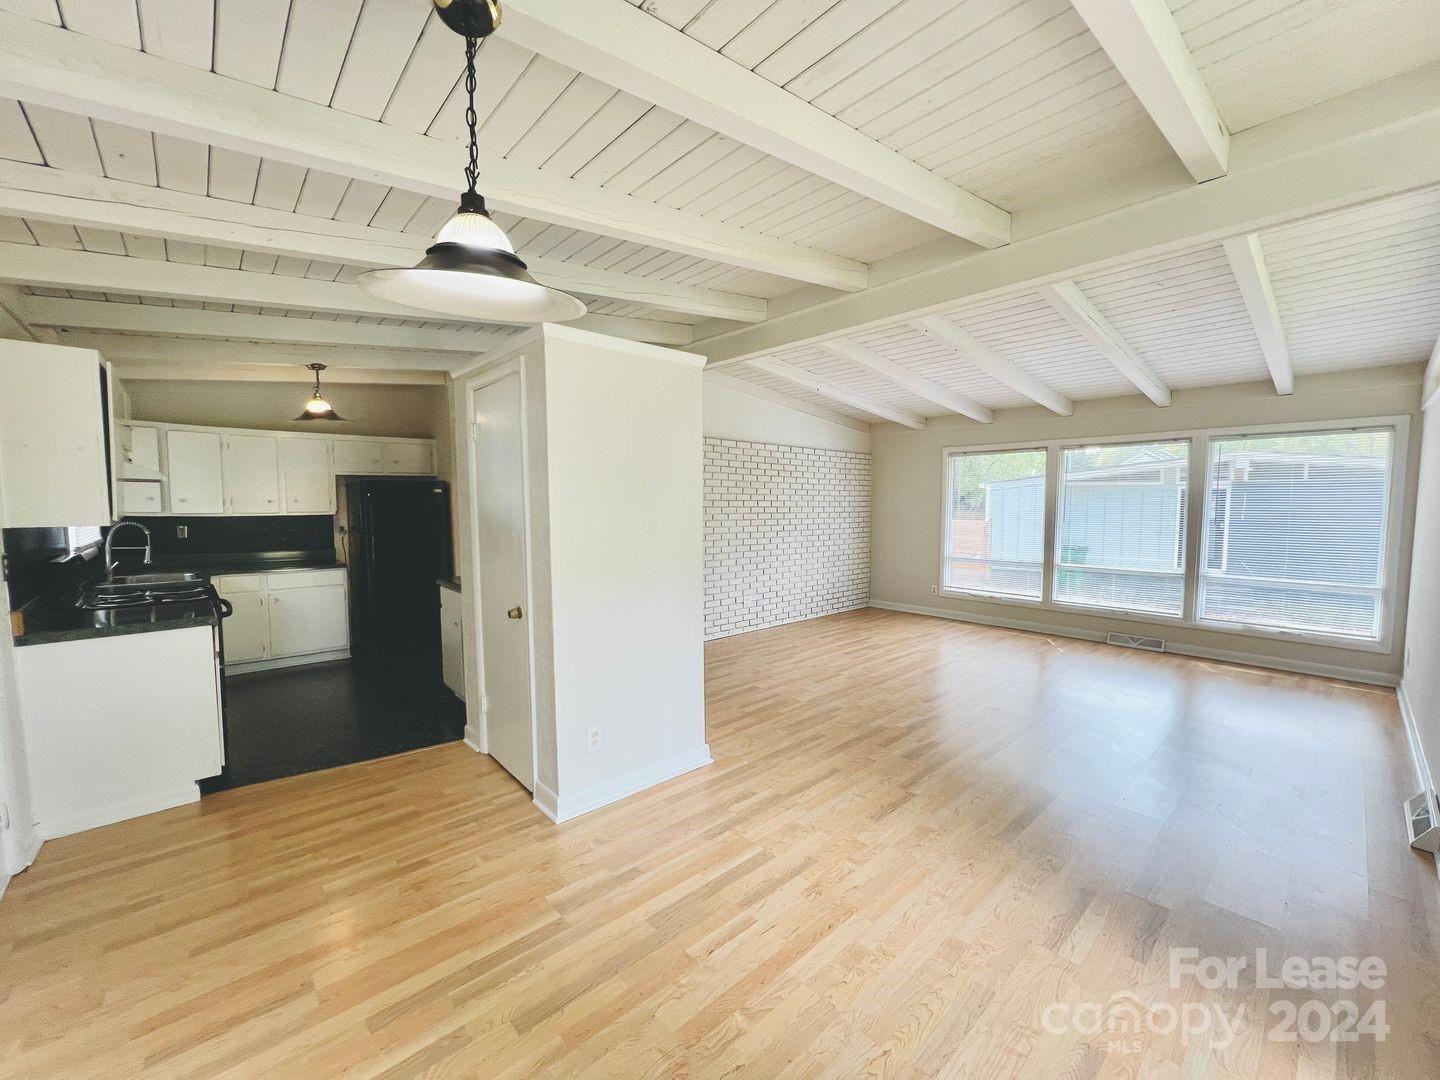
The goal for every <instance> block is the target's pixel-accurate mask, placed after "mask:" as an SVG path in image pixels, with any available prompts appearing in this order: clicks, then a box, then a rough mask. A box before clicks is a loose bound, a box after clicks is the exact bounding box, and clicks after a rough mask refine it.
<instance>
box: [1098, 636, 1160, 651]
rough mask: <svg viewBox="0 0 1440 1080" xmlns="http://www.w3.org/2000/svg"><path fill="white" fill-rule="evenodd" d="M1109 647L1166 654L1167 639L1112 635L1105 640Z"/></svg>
mask: <svg viewBox="0 0 1440 1080" xmlns="http://www.w3.org/2000/svg"><path fill="white" fill-rule="evenodd" d="M1105 644H1107V645H1119V646H1120V647H1121V648H1123V649H1144V650H1145V651H1146V652H1164V651H1165V639H1164V638H1158V637H1136V636H1135V635H1134V634H1111V635H1110V636H1109V637H1107V638H1106V639H1105Z"/></svg>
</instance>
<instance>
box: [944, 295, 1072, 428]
mask: <svg viewBox="0 0 1440 1080" xmlns="http://www.w3.org/2000/svg"><path fill="white" fill-rule="evenodd" d="M917 323H918V325H919V326H921V327H923V328H924V329H925V330H927V331H929V332H930V333H931V334H933V335H935V336H936V337H937V338H939V339H940V340H941V341H943V342H945V343H946V344H947V345H949V346H950V347H951V348H953V349H955V350H956V351H957V352H958V353H959V354H960V355H961V356H962V357H964V358H965V360H966V361H968V362H969V363H971V364H973V365H974V366H975V367H977V368H979V369H980V370H981V371H983V372H985V374H986V375H989V376H990V377H991V378H992V379H994V380H995V381H996V382H1000V383H1004V384H1005V385H1006V386H1008V387H1010V389H1012V390H1014V391H1016V392H1018V393H1021V394H1024V395H1025V396H1026V397H1027V398H1029V399H1030V400H1031V401H1033V402H1035V404H1037V405H1043V406H1045V408H1047V409H1049V410H1050V411H1051V412H1053V413H1058V414H1059V415H1061V416H1069V415H1070V414H1071V413H1073V412H1074V411H1075V406H1074V405H1073V404H1072V403H1071V401H1070V399H1069V398H1067V397H1066V396H1065V395H1064V394H1062V393H1060V392H1059V391H1058V390H1055V389H1053V388H1051V387H1049V386H1047V385H1046V384H1045V383H1043V382H1041V381H1040V380H1039V379H1037V378H1035V376H1033V375H1031V374H1029V373H1028V372H1025V371H1022V370H1021V369H1020V368H1019V367H1017V366H1016V365H1015V364H1012V363H1011V362H1010V361H1009V360H1006V359H1005V358H1004V357H1003V356H1001V355H1000V354H999V353H997V352H996V351H995V350H994V349H992V348H990V346H988V345H986V344H985V343H984V342H982V341H980V340H978V339H976V338H974V337H972V336H971V335H969V334H967V333H966V332H965V331H964V330H962V329H960V327H958V326H956V325H955V324H954V323H953V322H951V321H950V320H949V319H947V318H944V317H943V316H940V315H926V316H923V317H922V318H920V319H919V320H917Z"/></svg>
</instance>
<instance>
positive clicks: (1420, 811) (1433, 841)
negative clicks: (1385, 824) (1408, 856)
mask: <svg viewBox="0 0 1440 1080" xmlns="http://www.w3.org/2000/svg"><path fill="white" fill-rule="evenodd" d="M1405 821H1406V823H1407V824H1408V825H1409V826H1410V846H1411V847H1414V848H1419V849H1420V850H1421V851H1433V852H1440V808H1437V806H1436V803H1435V792H1433V791H1422V792H1420V794H1419V795H1416V796H1415V797H1414V798H1413V799H1406V800H1405Z"/></svg>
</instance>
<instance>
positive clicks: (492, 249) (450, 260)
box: [356, 206, 585, 325]
mask: <svg viewBox="0 0 1440 1080" xmlns="http://www.w3.org/2000/svg"><path fill="white" fill-rule="evenodd" d="M356 284H357V285H359V286H360V287H361V288H362V289H364V290H365V291H366V292H368V293H369V294H370V295H371V296H378V297H379V298H380V299H382V300H389V301H390V302H391V303H395V304H403V305H405V306H406V307H412V308H418V309H419V310H421V311H434V312H440V313H442V314H445V315H459V316H462V317H464V318H470V319H485V320H487V321H490V322H499V323H521V324H527V325H533V324H535V323H546V322H551V323H558V322H569V321H570V320H571V319H578V318H579V317H580V316H581V315H584V314H585V305H584V304H583V303H582V302H581V301H579V300H577V299H576V298H575V297H573V296H571V295H570V294H569V293H564V292H561V291H560V290H558V289H551V288H547V287H546V286H544V285H541V284H540V283H539V282H538V281H536V280H535V279H534V278H532V277H531V276H530V273H529V271H528V270H527V269H526V267H525V263H524V262H523V261H522V260H521V259H520V258H519V256H517V255H516V254H515V247H514V245H513V244H511V243H510V239H509V237H507V236H506V235H505V230H504V229H502V228H500V226H499V225H497V224H495V222H494V220H493V219H492V218H491V217H490V216H489V215H488V214H485V213H476V212H474V211H472V210H470V209H468V208H466V207H463V206H462V209H461V210H460V212H459V213H457V214H455V215H454V216H453V217H452V218H451V219H450V220H449V221H448V222H446V223H445V227H444V228H442V229H441V230H440V234H439V235H438V236H437V237H436V238H435V244H434V246H433V247H431V248H430V249H429V250H428V251H426V252H425V258H424V259H422V260H421V261H420V262H419V264H418V265H416V266H413V267H410V268H404V267H396V268H394V269H385V270H369V271H366V272H365V273H363V274H361V275H360V276H359V277H358V278H357V279H356Z"/></svg>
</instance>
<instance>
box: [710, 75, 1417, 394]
mask: <svg viewBox="0 0 1440 1080" xmlns="http://www.w3.org/2000/svg"><path fill="white" fill-rule="evenodd" d="M1231 144H1232V150H1233V153H1232V155H1231V167H1230V172H1229V173H1228V174H1226V175H1225V176H1223V177H1221V178H1220V179H1218V180H1212V181H1211V182H1210V183H1208V184H1186V185H1184V186H1181V187H1176V188H1173V189H1171V190H1169V191H1165V192H1161V193H1159V194H1155V193H1153V192H1151V193H1148V194H1147V195H1146V196H1144V197H1139V198H1135V199H1134V201H1132V202H1129V203H1128V204H1123V205H1120V206H1119V207H1118V208H1115V209H1111V210H1108V211H1107V212H1106V213H1104V214H1101V215H1098V216H1096V215H1094V211H1093V202H1092V201H1091V200H1090V199H1085V200H1082V202H1081V203H1080V204H1079V205H1078V207H1070V208H1057V207H1049V208H1042V209H1037V210H1035V211H1024V212H1021V213H1017V214H1016V215H1015V229H1016V239H1015V240H1014V242H1013V243H1011V244H1009V245H1008V246H1006V247H1003V248H997V249H996V250H994V251H983V252H979V253H978V254H974V255H969V256H966V257H964V258H959V259H954V260H951V261H947V262H945V263H943V264H941V265H938V266H934V267H932V268H930V269H926V270H921V271H914V270H905V271H904V272H903V273H896V274H892V275H890V276H888V277H886V278H885V280H883V281H882V282H881V283H880V284H877V285H875V286H873V287H871V288H869V289H867V290H866V291H865V292H863V293H861V294H859V295H856V296H843V297H825V298H823V299H820V300H818V301H816V302H812V303H810V304H807V305H805V306H797V307H795V308H793V309H791V310H789V311H785V312H780V313H776V314H773V315H772V316H771V317H770V318H769V319H767V320H766V321H765V322H763V323H761V324H759V325H758V326H747V327H743V328H740V329H733V330H732V329H727V330H724V331H722V332H720V333H714V334H709V335H707V336H706V337H705V338H704V339H703V341H702V342H701V343H700V344H699V345H698V350H697V351H701V352H704V353H705V355H706V356H707V357H708V358H709V361H710V364H711V365H712V366H714V365H724V364H726V363H739V362H742V361H744V360H745V359H747V358H749V357H751V356H768V355H773V354H774V353H775V352H777V351H779V350H781V349H786V348H791V347H793V346H795V345H801V344H807V343H811V342H817V341H821V340H824V339H827V338H832V337H840V336H853V335H854V334H856V333H858V332H860V331H862V330H867V329H874V328H878V327H883V326H888V325H892V324H893V323H894V322H895V321H896V320H898V319H906V320H909V319H913V318H914V317H915V316H916V315H919V314H929V313H933V312H938V311H942V310H945V309H947V308H951V307H953V306H954V305H955V304H956V303H957V302H958V301H962V300H965V301H970V302H976V303H978V302H981V301H988V300H992V299H1000V298H1002V297H1009V296H1017V295H1020V294H1023V293H1027V292H1034V291H1035V289H1036V288H1037V287H1038V286H1040V285H1042V284H1046V283H1048V282H1051V281H1064V280H1071V279H1075V278H1083V277H1086V276H1089V275H1091V274H1095V273H1100V272H1103V271H1106V270H1110V269H1114V268H1117V267H1121V266H1131V265H1135V264H1136V263H1139V262H1142V261H1146V260H1149V259H1155V258H1160V257H1163V256H1165V255H1170V254H1174V253H1176V252H1179V251H1185V250H1188V249H1190V248H1194V247H1196V246H1198V245H1201V244H1215V243H1219V242H1220V241H1221V240H1224V239H1225V238H1226V237H1229V236H1235V235H1238V234H1240V233H1245V232H1255V231H1257V230H1260V229H1268V228H1273V227H1276V226H1279V225H1283V224H1287V223H1290V222H1293V221H1297V220H1301V219H1304V218H1307V217H1311V216H1314V215H1315V214H1319V213H1324V212H1327V211H1331V210H1338V209H1341V208H1343V207H1346V206H1353V205H1356V204H1358V203H1362V202H1365V201H1368V200H1371V199H1378V198H1383V197H1385V196H1389V195H1395V194H1399V193H1401V192H1405V191H1412V190H1415V189H1418V188H1422V187H1427V186H1430V185H1432V184H1436V183H1440V64H1431V65H1429V66H1427V67H1425V68H1420V69H1417V70H1415V71H1412V72H1409V73H1407V74H1405V75H1400V76H1396V77H1395V78H1393V79H1387V80H1385V82H1383V83H1377V84H1375V85H1374V86H1370V87H1366V88H1364V89H1362V90H1357V91H1354V92H1352V93H1350V94H1346V95H1343V96H1341V97H1339V98H1332V99H1331V100H1329V101H1326V102H1323V103H1322V104H1320V105H1316V106H1312V107H1311V108H1308V109H1302V110H1300V111H1299V112H1296V113H1291V114H1289V115H1288V116H1284V117H1281V118H1279V119H1277V120H1273V121H1270V122H1269V123H1266V124H1261V125H1259V126H1257V127H1254V128H1250V129H1249V130H1247V131H1243V132H1240V133H1238V134H1236V135H1235V136H1234V137H1233V138H1232V140H1231ZM879 273H880V271H877V275H878V274H879Z"/></svg>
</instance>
